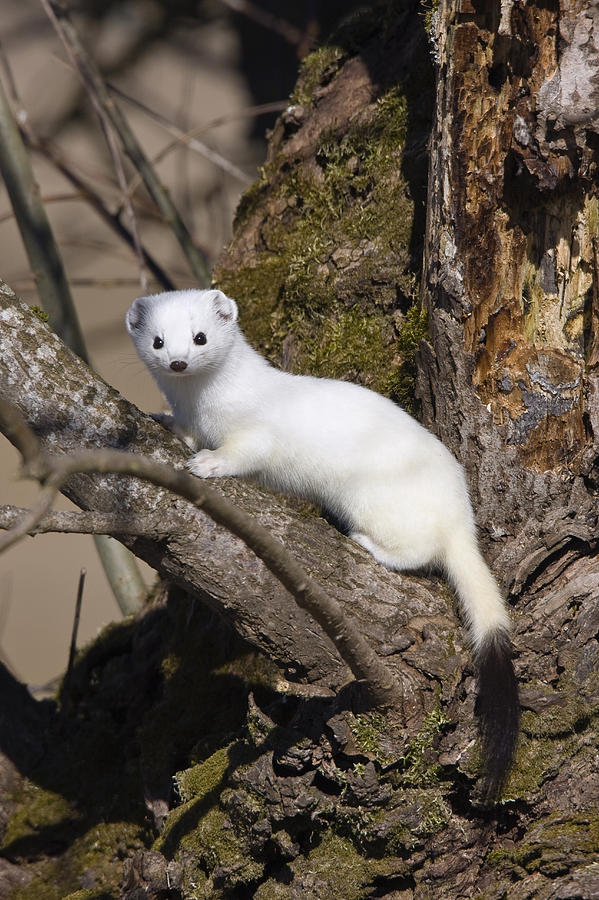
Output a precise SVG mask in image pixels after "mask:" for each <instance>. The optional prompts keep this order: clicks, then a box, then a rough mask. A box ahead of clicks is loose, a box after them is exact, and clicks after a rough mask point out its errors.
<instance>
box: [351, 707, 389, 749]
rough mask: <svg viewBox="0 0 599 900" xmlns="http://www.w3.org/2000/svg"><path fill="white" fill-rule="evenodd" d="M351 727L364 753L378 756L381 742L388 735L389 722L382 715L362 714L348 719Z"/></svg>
mask: <svg viewBox="0 0 599 900" xmlns="http://www.w3.org/2000/svg"><path fill="white" fill-rule="evenodd" d="M348 722H349V727H350V728H351V731H352V734H353V736H354V738H355V739H356V744H357V746H358V748H359V749H360V750H361V751H362V752H363V753H368V754H374V755H378V754H379V753H380V750H381V742H382V739H383V738H384V736H385V735H386V733H387V729H388V724H387V720H386V719H385V717H384V716H383V715H381V713H376V712H371V713H360V714H358V715H356V716H351V717H348Z"/></svg>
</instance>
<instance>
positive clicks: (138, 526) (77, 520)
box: [0, 504, 173, 539]
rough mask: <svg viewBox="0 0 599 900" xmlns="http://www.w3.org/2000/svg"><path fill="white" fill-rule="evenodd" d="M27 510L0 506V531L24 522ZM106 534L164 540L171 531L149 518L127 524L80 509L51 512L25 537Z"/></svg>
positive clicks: (104, 514) (32, 527)
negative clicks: (22, 520)
mask: <svg viewBox="0 0 599 900" xmlns="http://www.w3.org/2000/svg"><path fill="white" fill-rule="evenodd" d="M29 512H30V510H28V509H24V508H23V507H20V506H11V505H10V504H7V505H5V506H0V530H8V529H9V528H13V526H14V525H16V524H17V522H19V521H20V520H21V519H23V518H24V517H25V516H26V515H27V514H28V513H29ZM49 533H59V534H109V535H111V536H112V537H115V536H117V535H121V536H123V535H132V534H135V535H137V536H141V535H143V536H144V537H148V538H154V539H159V538H164V537H166V536H167V535H172V534H173V530H172V528H168V529H167V528H165V527H164V523H162V527H161V523H160V522H159V521H158V520H156V521H152V520H151V519H149V518H144V519H143V521H141V520H139V519H137V520H135V521H126V520H124V519H123V518H122V517H117V516H114V515H111V514H110V513H100V512H92V511H90V512H80V511H79V510H68V511H67V510H57V509H56V510H51V511H49V512H48V513H47V514H46V515H45V516H43V518H41V519H40V520H39V521H38V522H36V523H35V524H34V525H32V526H31V527H30V528H29V529H28V530H27V534H28V535H31V536H33V535H36V534H49Z"/></svg>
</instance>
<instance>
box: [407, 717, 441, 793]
mask: <svg viewBox="0 0 599 900" xmlns="http://www.w3.org/2000/svg"><path fill="white" fill-rule="evenodd" d="M446 724H447V718H446V717H445V714H444V713H443V711H442V710H441V708H440V706H439V705H437V706H436V707H435V708H434V709H433V710H431V712H430V713H428V715H427V716H426V717H425V720H424V723H423V727H422V728H421V729H420V731H419V732H417V734H415V735H414V737H413V738H411V740H410V743H409V745H408V748H407V750H406V752H405V754H404V756H403V759H402V763H403V766H402V771H401V775H400V782H401V784H402V785H404V786H407V785H412V786H415V787H420V786H424V785H427V784H431V783H434V784H436V783H437V782H438V780H439V774H440V771H439V765H438V763H437V754H436V752H435V750H434V746H435V742H436V740H437V738H438V737H439V735H440V733H441V731H442V729H443V728H444V726H445V725H446Z"/></svg>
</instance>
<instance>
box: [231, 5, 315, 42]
mask: <svg viewBox="0 0 599 900" xmlns="http://www.w3.org/2000/svg"><path fill="white" fill-rule="evenodd" d="M220 2H221V3H222V4H224V6H227V7H228V8H229V9H231V10H232V11H233V12H236V13H241V14H242V15H244V16H246V17H247V18H248V19H251V20H252V21H253V22H256V23H257V24H258V25H262V27H263V28H267V29H268V30H269V31H274V33H275V34H278V35H279V36H280V37H282V38H284V40H286V41H287V42H288V43H289V44H292V46H294V47H299V46H300V45H301V44H303V42H304V38H305V36H304V33H303V32H302V31H300V29H299V28H296V27H295V25H291V23H290V22H287V21H286V20H285V19H281V18H280V17H279V16H273V14H272V13H270V12H268V11H267V10H265V9H261V8H260V7H259V6H256V5H255V4H254V3H250V2H249V0H220Z"/></svg>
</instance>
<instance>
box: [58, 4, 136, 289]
mask: <svg viewBox="0 0 599 900" xmlns="http://www.w3.org/2000/svg"><path fill="white" fill-rule="evenodd" d="M42 6H43V7H44V9H45V10H46V13H47V15H48V17H49V18H50V20H51V22H52V24H53V25H54V27H55V28H56V29H57V30H58V31H59V34H60V23H59V22H58V21H57V19H56V16H55V15H54V14H53V11H52V9H51V7H50V4H48V3H46V2H45V0H42ZM63 45H64V47H65V50H66V52H67V54H68V55H69V57H70V59H71V62H72V63H73V66H74V67H75V68H79V67H78V66H77V62H78V61H77V56H76V53H75V51H74V49H73V47H72V46H71V44H70V43H69V42H68V41H67V40H64V39H63ZM79 71H80V69H79ZM82 81H83V85H84V87H85V89H86V91H87V95H88V97H89V99H90V101H91V104H92V106H93V108H94V110H95V113H96V115H97V117H98V121H99V123H100V128H101V129H102V134H103V135H104V140H105V141H106V146H107V147H108V152H109V153H110V157H111V159H112V164H113V166H114V171H115V173H116V177H117V181H118V184H119V187H120V189H121V195H122V202H123V204H124V207H125V210H126V212H127V217H128V219H129V225H130V228H131V237H132V238H133V247H134V249H135V255H136V256H137V261H138V265H139V281H140V285H141V289H142V291H143V293H147V290H148V273H147V271H146V266H145V262H144V255H143V251H142V246H141V239H140V237H139V230H138V227H137V218H136V216H135V210H134V209H133V204H132V203H131V197H130V196H129V193H128V191H127V179H126V177H125V170H124V168H123V160H122V158H121V152H120V149H119V146H118V144H117V142H116V139H115V136H114V131H113V128H114V125H113V123H112V121H111V119H110V117H109V116H108V115H107V112H106V110H105V108H104V106H103V104H102V102H101V99H100V97H98V94H97V91H96V90H95V87H94V84H93V83H92V81H91V80H90V79H89V78H82Z"/></svg>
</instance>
